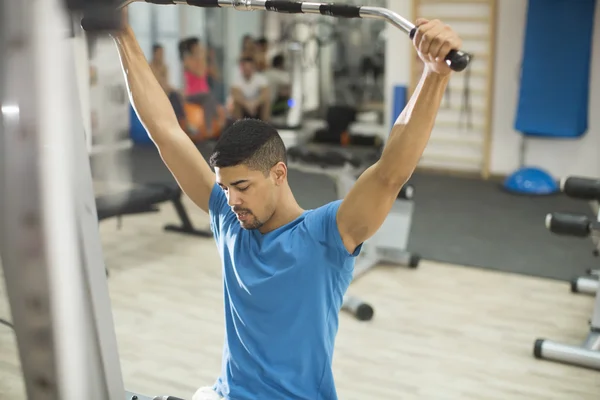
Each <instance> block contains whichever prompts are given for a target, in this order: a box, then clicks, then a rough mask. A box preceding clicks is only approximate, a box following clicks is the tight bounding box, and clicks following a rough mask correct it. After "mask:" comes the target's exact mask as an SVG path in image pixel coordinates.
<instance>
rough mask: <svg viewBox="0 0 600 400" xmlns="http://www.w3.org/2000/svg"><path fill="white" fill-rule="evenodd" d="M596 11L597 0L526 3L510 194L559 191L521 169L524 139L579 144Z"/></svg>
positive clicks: (541, 173) (533, 171)
mask: <svg viewBox="0 0 600 400" xmlns="http://www.w3.org/2000/svg"><path fill="white" fill-rule="evenodd" d="M595 7H596V0H579V1H575V2H573V1H570V0H529V5H528V9H527V25H526V30H525V43H524V46H523V60H522V66H521V68H522V71H521V81H520V92H519V103H518V107H517V112H516V119H515V129H516V130H517V131H518V132H521V134H522V139H521V140H522V141H523V143H522V145H521V164H520V165H521V167H520V169H519V170H517V171H515V172H514V173H513V174H512V175H511V176H509V177H508V178H507V180H506V181H505V184H504V187H505V189H506V190H508V191H509V192H512V193H519V194H530V195H547V194H552V193H556V192H557V191H558V185H557V184H554V183H550V182H553V181H554V180H553V179H552V177H551V176H550V174H549V173H548V172H547V171H545V170H543V169H541V168H535V167H533V166H529V167H526V166H525V162H524V158H525V151H526V141H527V140H528V138H546V139H563V140H564V139H578V138H580V137H581V136H583V135H584V134H585V132H586V131H587V128H588V108H589V106H588V98H589V81H590V63H591V55H592V36H593V28H594V15H595V12H594V11H595ZM566 37H568V38H569V40H568V41H565V40H563V39H564V38H566ZM548 54H552V59H553V60H556V61H554V62H548ZM559 60H560V61H559Z"/></svg>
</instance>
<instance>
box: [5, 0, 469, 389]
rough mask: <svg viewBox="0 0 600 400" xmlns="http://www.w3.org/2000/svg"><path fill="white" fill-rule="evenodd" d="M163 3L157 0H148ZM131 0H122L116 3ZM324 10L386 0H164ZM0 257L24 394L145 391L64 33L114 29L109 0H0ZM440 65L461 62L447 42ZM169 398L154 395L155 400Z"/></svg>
mask: <svg viewBox="0 0 600 400" xmlns="http://www.w3.org/2000/svg"><path fill="white" fill-rule="evenodd" d="M155 2H156V3H158V4H165V1H164V0H156V1H155ZM129 3H131V2H130V1H127V2H125V3H122V6H124V5H127V4H129ZM175 3H177V4H189V5H193V6H201V7H234V8H236V9H238V10H248V11H249V10H259V9H262V10H266V11H274V12H283V13H294V12H312V13H319V14H323V15H329V16H334V17H346V18H350V17H355V18H381V19H385V20H386V21H388V22H390V23H392V24H393V25H394V26H396V27H398V28H401V29H403V30H405V31H406V32H407V33H411V32H412V33H413V34H414V26H413V25H412V24H411V23H410V22H408V21H407V20H405V19H404V18H402V17H400V16H399V15H397V14H394V13H392V12H391V11H389V10H386V9H378V8H372V7H357V6H347V5H335V4H321V3H300V2H286V1H263V0H257V1H254V0H253V1H250V0H245V1H241V0H235V1H234V0H229V1H225V0H219V1H216V0H211V1H199V0H190V1H189V2H174V3H173V4H175ZM0 7H1V16H0V18H2V21H1V26H0V31H1V34H0V47H1V49H0V50H1V52H2V55H3V56H2V57H1V60H0V96H1V97H0V104H1V107H2V108H1V109H2V112H1V114H0V118H1V124H0V184H1V187H0V196H1V199H2V200H1V201H0V226H1V228H2V231H1V236H0V254H1V255H2V266H3V268H4V275H5V279H6V290H7V294H8V299H9V303H10V310H11V314H12V318H13V326H14V331H15V334H16V341H17V347H18V350H19V357H20V361H21V369H22V371H23V376H24V382H25V389H26V393H27V398H28V399H30V400H59V399H60V400H81V399H86V400H122V399H124V398H126V399H133V398H135V399H138V400H146V399H149V398H148V397H145V396H142V395H137V394H133V393H129V392H126V391H125V389H124V384H123V376H122V372H121V366H120V361H119V354H118V349H117V340H116V334H115V329H114V322H113V318H112V312H111V302H110V297H109V291H108V285H107V280H106V276H105V271H104V263H103V254H102V247H101V242H100V235H99V230H98V218H97V213H96V205H95V199H94V190H93V186H92V175H91V170H90V162H89V158H88V152H87V148H86V143H85V138H84V134H83V129H82V128H83V121H82V119H81V112H80V111H79V107H80V104H79V101H78V98H79V95H78V90H77V87H76V84H75V82H74V79H73V77H74V76H76V73H75V63H74V60H75V55H74V52H73V48H72V46H70V41H68V40H66V39H67V38H69V37H73V36H75V38H77V37H78V36H79V37H80V36H81V30H80V26H78V24H76V25H77V26H74V24H73V23H72V20H71V19H70V13H72V14H74V15H79V16H81V14H83V15H89V16H90V19H89V20H87V21H86V22H87V24H86V27H87V29H88V30H90V31H94V32H107V31H110V30H113V29H117V28H118V27H119V26H120V14H119V13H118V12H116V10H114V9H113V4H112V2H110V1H107V2H100V1H86V0H79V1H78V0H65V1H64V2H63V1H62V0H36V1H35V2H32V1H22V0H6V1H2V2H1V3H0ZM447 59H448V64H449V65H450V66H451V67H452V68H453V69H455V70H457V71H460V70H463V69H464V68H466V66H467V64H468V62H469V60H470V57H469V56H468V55H467V54H465V53H462V52H460V51H453V52H452V53H451V54H450V55H449V57H447ZM168 398H170V399H172V400H175V398H173V397H168V396H162V397H160V396H159V397H155V398H154V399H155V400H160V399H168Z"/></svg>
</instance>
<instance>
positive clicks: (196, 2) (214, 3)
mask: <svg viewBox="0 0 600 400" xmlns="http://www.w3.org/2000/svg"><path fill="white" fill-rule="evenodd" d="M187 3H188V4H189V5H190V6H195V7H203V8H219V0H187Z"/></svg>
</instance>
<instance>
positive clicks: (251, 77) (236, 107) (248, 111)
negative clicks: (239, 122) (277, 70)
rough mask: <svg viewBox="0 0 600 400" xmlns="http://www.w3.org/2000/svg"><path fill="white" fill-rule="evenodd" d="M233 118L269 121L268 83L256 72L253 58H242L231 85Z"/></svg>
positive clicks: (269, 96) (269, 99)
mask: <svg viewBox="0 0 600 400" xmlns="http://www.w3.org/2000/svg"><path fill="white" fill-rule="evenodd" d="M231 98H232V101H233V107H232V108H233V117H234V118H235V119H244V118H255V119H260V120H263V121H269V119H270V118H271V95H270V91H269V82H268V81H267V79H266V78H265V77H264V75H262V74H260V73H258V72H256V63H255V60H254V58H253V57H242V59H241V60H240V66H239V72H238V73H237V74H236V77H235V79H234V81H233V82H232V84H231Z"/></svg>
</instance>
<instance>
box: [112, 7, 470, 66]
mask: <svg viewBox="0 0 600 400" xmlns="http://www.w3.org/2000/svg"><path fill="white" fill-rule="evenodd" d="M138 1H146V3H152V4H161V5H175V4H185V5H189V6H195V7H203V8H234V9H236V10H238V11H261V10H262V11H271V12H278V13H284V14H319V15H328V16H330V17H336V18H370V19H381V20H384V21H387V22H389V23H390V24H392V25H394V26H395V27H396V28H398V29H401V30H402V31H404V32H406V34H408V36H409V37H410V38H411V39H412V38H413V37H414V35H415V33H416V31H417V28H416V27H415V25H414V24H413V23H411V22H410V21H409V20H407V19H406V18H404V17H402V16H400V15H399V14H398V13H395V12H393V11H390V10H388V9H386V8H382V7H366V6H354V5H349V4H335V3H315V2H301V1H283V0H124V1H121V3H120V5H119V8H123V7H125V6H127V5H129V4H131V3H135V2H138ZM470 61H471V55H470V54H468V53H465V52H463V51H460V50H451V51H450V53H448V55H447V56H446V63H447V64H448V66H449V67H450V68H451V69H452V70H453V71H457V72H460V71H462V70H464V69H465V68H467V66H468V65H469V62H470Z"/></svg>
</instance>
